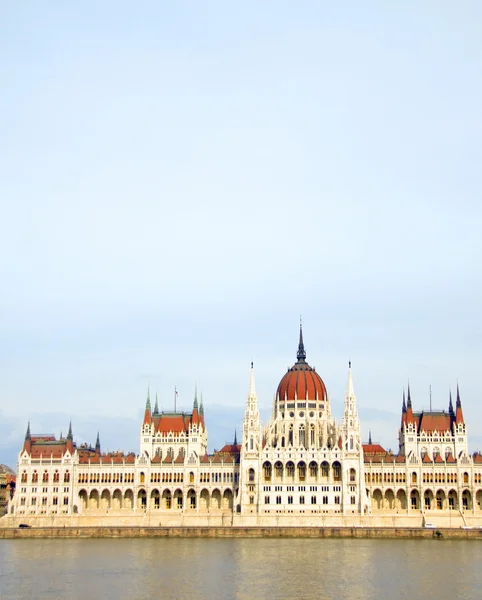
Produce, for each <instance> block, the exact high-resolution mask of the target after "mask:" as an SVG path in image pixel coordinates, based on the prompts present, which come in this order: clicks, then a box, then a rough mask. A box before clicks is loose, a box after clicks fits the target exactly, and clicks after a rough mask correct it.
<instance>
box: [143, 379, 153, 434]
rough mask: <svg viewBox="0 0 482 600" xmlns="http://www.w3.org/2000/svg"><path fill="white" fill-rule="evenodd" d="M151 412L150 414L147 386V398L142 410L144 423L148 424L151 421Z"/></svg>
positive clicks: (149, 397)
mask: <svg viewBox="0 0 482 600" xmlns="http://www.w3.org/2000/svg"><path fill="white" fill-rule="evenodd" d="M151 419H152V414H151V396H150V393H149V387H148V388H147V400H146V409H145V411H144V425H148V424H149V423H150V422H151Z"/></svg>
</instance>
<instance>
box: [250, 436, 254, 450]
mask: <svg viewBox="0 0 482 600" xmlns="http://www.w3.org/2000/svg"><path fill="white" fill-rule="evenodd" d="M253 448H254V441H253V438H250V440H249V449H250V450H253Z"/></svg>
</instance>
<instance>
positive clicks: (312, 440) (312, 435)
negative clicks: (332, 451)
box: [310, 425, 315, 447]
mask: <svg viewBox="0 0 482 600" xmlns="http://www.w3.org/2000/svg"><path fill="white" fill-rule="evenodd" d="M314 445H315V427H314V425H312V426H311V427H310V446H312V447H313V446H314Z"/></svg>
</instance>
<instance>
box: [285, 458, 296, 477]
mask: <svg viewBox="0 0 482 600" xmlns="http://www.w3.org/2000/svg"><path fill="white" fill-rule="evenodd" d="M294 474H295V465H294V464H293V463H292V462H291V461H290V462H289V463H287V464H286V475H287V476H288V477H294Z"/></svg>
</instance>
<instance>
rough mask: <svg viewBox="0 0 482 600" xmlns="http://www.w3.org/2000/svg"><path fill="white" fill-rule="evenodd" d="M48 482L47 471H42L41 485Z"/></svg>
mask: <svg viewBox="0 0 482 600" xmlns="http://www.w3.org/2000/svg"><path fill="white" fill-rule="evenodd" d="M48 481H49V474H48V471H44V474H43V475H42V483H48Z"/></svg>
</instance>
